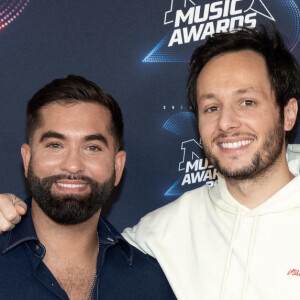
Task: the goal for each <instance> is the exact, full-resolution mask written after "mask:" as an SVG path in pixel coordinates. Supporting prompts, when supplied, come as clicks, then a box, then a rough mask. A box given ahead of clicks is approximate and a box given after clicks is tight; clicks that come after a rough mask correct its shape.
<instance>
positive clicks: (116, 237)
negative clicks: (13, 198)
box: [2, 198, 133, 265]
mask: <svg viewBox="0 0 300 300" xmlns="http://www.w3.org/2000/svg"><path fill="white" fill-rule="evenodd" d="M25 202H26V204H27V207H28V208H27V213H26V214H25V215H24V216H23V217H22V220H21V222H20V223H19V224H17V225H16V227H15V228H14V229H13V230H12V231H9V232H5V233H4V235H7V238H6V243H5V245H4V248H3V250H2V253H3V254H5V253H7V252H8V251H10V250H12V249H14V248H15V247H17V246H19V245H20V244H22V243H24V242H27V241H34V240H35V241H39V239H38V237H37V235H36V232H35V228H34V225H33V221H32V217H31V198H27V199H26V200H25ZM97 230H98V235H99V240H100V244H102V245H103V246H104V245H106V246H113V245H118V246H119V247H120V248H121V250H122V253H123V254H124V257H125V259H126V260H127V262H128V263H129V264H130V265H131V264H132V260H133V249H132V246H131V245H129V244H128V243H127V242H126V240H125V239H124V238H123V237H122V235H121V234H120V233H119V232H118V231H117V230H116V229H115V228H114V227H113V226H112V225H111V224H110V223H109V222H108V221H107V220H106V219H105V218H103V217H100V219H99V223H98V229H97Z"/></svg>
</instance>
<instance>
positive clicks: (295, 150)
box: [286, 144, 300, 176]
mask: <svg viewBox="0 0 300 300" xmlns="http://www.w3.org/2000/svg"><path fill="white" fill-rule="evenodd" d="M286 159H287V161H288V166H289V169H290V171H291V173H292V174H293V175H294V176H297V175H299V174H300V144H290V145H288V146H287V150H286Z"/></svg>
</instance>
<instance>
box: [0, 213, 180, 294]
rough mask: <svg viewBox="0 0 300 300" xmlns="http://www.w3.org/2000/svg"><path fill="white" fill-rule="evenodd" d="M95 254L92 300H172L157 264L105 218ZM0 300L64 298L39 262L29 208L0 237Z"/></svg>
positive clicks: (42, 251) (41, 254)
mask: <svg viewBox="0 0 300 300" xmlns="http://www.w3.org/2000/svg"><path fill="white" fill-rule="evenodd" d="M98 235H99V239H100V245H101V247H100V251H99V254H98V260H97V280H96V284H95V288H94V291H93V295H92V299H101V300H136V299H137V300H138V299H141V300H148V299H149V300H159V299H176V298H175V296H174V294H173V292H172V290H171V288H170V286H169V284H168V282H167V279H166V277H165V275H164V274H163V272H162V270H161V268H160V266H159V265H158V263H157V261H156V260H154V259H153V258H152V257H150V256H148V255H145V254H143V253H142V252H140V251H139V250H137V249H136V248H134V247H132V246H131V245H130V244H128V243H127V242H126V241H125V240H124V238H123V237H122V236H121V234H120V233H119V232H118V231H117V230H116V229H115V228H114V227H113V226H112V225H111V224H110V223H109V222H108V221H107V220H105V219H104V218H100V220H99V224H98ZM0 251H1V252H0V299H1V300H18V299H20V300H35V299H38V300H42V299H68V296H67V294H66V293H65V291H64V290H63V289H62V288H61V287H60V286H59V284H58V282H57V280H56V279H55V278H54V276H53V275H52V274H51V272H50V271H49V269H48V268H47V267H46V265H45V264H44V263H43V261H42V259H43V257H44V256H45V253H46V249H45V247H44V246H43V245H42V244H41V242H40V241H39V239H38V238H37V235H36V232H35V229H34V225H33V222H32V217H31V212H30V208H29V209H28V212H27V214H26V215H25V216H24V217H23V219H22V221H21V223H20V224H19V225H17V226H16V227H15V228H14V229H13V230H12V231H10V232H6V233H4V234H3V235H1V236H0Z"/></svg>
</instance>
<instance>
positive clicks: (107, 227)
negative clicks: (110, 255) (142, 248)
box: [98, 217, 133, 265]
mask: <svg viewBox="0 0 300 300" xmlns="http://www.w3.org/2000/svg"><path fill="white" fill-rule="evenodd" d="M98 235H99V240H100V245H118V246H119V247H120V248H121V249H122V253H123V254H124V256H125V258H126V260H127V262H128V264H130V265H131V264H132V260H133V248H132V246H131V245H130V244H128V242H127V241H126V240H125V239H124V238H123V236H122V235H121V234H120V232H118V231H117V230H116V229H115V228H114V227H113V226H112V225H111V224H110V223H109V222H108V221H107V220H106V219H105V218H104V217H100V219H99V223H98Z"/></svg>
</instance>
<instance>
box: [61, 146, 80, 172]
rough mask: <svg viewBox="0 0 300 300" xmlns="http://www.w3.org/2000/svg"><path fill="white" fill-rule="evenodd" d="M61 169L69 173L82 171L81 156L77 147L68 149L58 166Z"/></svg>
mask: <svg viewBox="0 0 300 300" xmlns="http://www.w3.org/2000/svg"><path fill="white" fill-rule="evenodd" d="M60 168H61V170H62V171H64V172H68V173H70V174H76V173H81V172H83V171H84V168H85V166H84V162H83V157H82V154H81V152H80V150H78V149H69V150H68V151H67V152H66V155H65V157H64V158H63V161H62V163H61V166H60Z"/></svg>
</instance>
